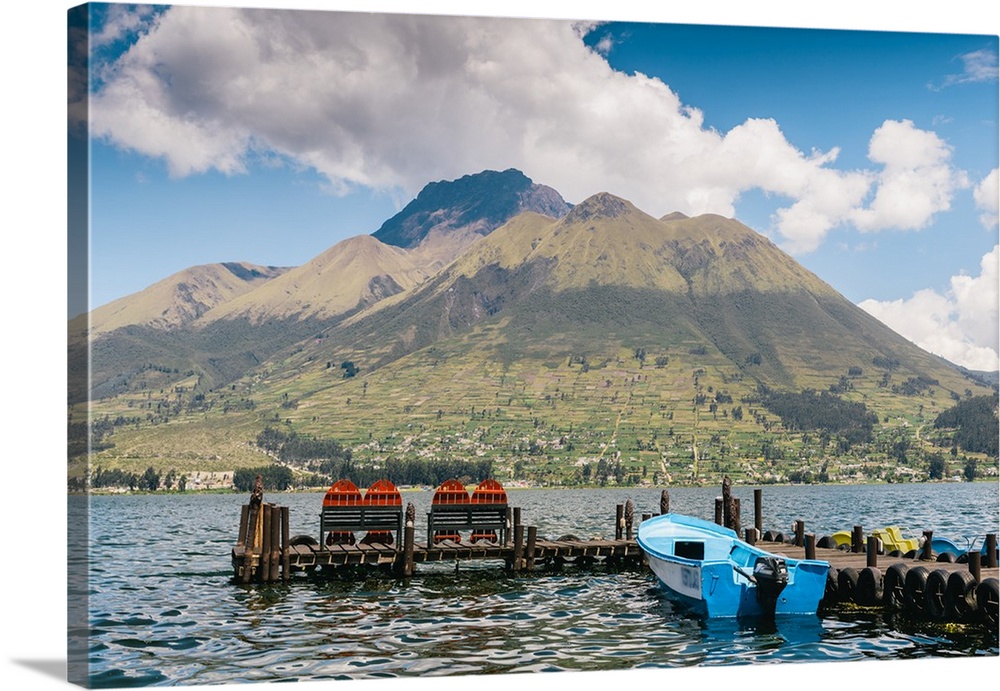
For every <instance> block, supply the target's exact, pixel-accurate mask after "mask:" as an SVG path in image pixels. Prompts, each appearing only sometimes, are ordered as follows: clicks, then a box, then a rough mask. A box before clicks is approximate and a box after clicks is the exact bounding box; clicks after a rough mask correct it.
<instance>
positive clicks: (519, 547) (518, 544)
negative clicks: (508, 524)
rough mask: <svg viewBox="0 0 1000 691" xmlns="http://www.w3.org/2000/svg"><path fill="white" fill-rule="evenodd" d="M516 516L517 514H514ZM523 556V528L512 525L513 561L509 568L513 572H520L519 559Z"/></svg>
mask: <svg viewBox="0 0 1000 691" xmlns="http://www.w3.org/2000/svg"><path fill="white" fill-rule="evenodd" d="M514 515H515V516H517V515H518V514H516V513H515V514H514ZM523 555H524V526H523V525H521V524H520V523H515V524H514V559H513V563H512V564H511V568H512V569H513V570H514V571H520V570H521V559H522V556H523Z"/></svg>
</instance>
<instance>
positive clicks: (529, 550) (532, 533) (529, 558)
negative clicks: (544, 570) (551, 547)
mask: <svg viewBox="0 0 1000 691" xmlns="http://www.w3.org/2000/svg"><path fill="white" fill-rule="evenodd" d="M537 530H538V529H537V528H535V526H533V525H529V526H528V545H527V547H526V548H525V564H524V566H525V569H526V570H528V571H534V570H535V538H536V535H537Z"/></svg>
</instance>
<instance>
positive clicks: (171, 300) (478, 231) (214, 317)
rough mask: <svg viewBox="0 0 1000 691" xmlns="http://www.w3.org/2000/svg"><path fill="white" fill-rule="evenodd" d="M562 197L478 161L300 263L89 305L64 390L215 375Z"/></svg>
mask: <svg viewBox="0 0 1000 691" xmlns="http://www.w3.org/2000/svg"><path fill="white" fill-rule="evenodd" d="M568 208H569V206H568V205H567V204H566V203H565V202H564V201H563V200H562V198H561V197H560V196H559V195H558V193H556V192H555V191H554V190H552V189H551V188H548V187H544V186H542V185H536V184H534V183H532V182H531V180H530V179H528V178H527V177H526V176H524V175H523V174H522V173H520V172H519V171H515V170H508V171H504V172H502V173H500V172H495V171H484V172H482V173H479V174H476V175H467V176H465V177H463V178H460V179H459V180H455V181H442V182H436V183H431V184H429V185H428V186H427V187H426V188H425V189H424V190H423V191H421V193H420V194H418V195H417V198H416V199H414V200H413V201H412V202H411V203H410V204H409V205H408V206H407V207H406V208H404V209H403V210H402V211H401V212H400V213H398V214H396V215H395V216H393V218H392V219H390V220H389V221H387V222H386V224H384V225H383V227H382V229H380V230H379V231H378V232H376V233H375V234H373V235H358V236H356V237H352V238H348V239H347V240H344V241H342V242H339V243H337V244H335V245H334V246H332V247H330V248H329V249H327V250H325V251H324V252H322V253H320V254H319V255H318V256H316V257H314V258H313V259H311V260H310V261H308V262H306V263H305V264H303V265H302V266H299V267H294V268H280V269H279V268H275V267H258V266H254V265H252V264H247V263H244V262H230V263H225V264H213V265H208V266H201V267H194V268H191V269H188V270H185V271H182V272H180V273H178V274H175V275H173V276H170V277H168V278H166V279H164V280H162V281H159V282H158V283H156V284H154V285H153V286H150V287H149V288H147V289H146V290H144V291H140V292H139V293H136V294H134V295H130V296H127V297H125V298H121V299H120V300H116V301H115V302H112V303H109V304H108V305H105V306H102V307H99V308H97V309H96V310H94V311H93V312H92V313H91V314H90V317H89V320H90V331H89V334H90V337H91V339H92V341H93V342H92V345H93V347H92V357H93V360H92V366H91V368H90V381H91V384H92V389H91V391H90V392H89V394H88V393H87V392H83V391H76V392H75V393H74V394H73V395H72V400H83V399H84V398H85V396H86V395H91V396H96V397H105V396H110V395H115V394H118V393H121V392H122V391H124V390H127V389H128V388H129V387H133V386H150V385H154V384H155V385H156V386H163V385H169V384H170V382H172V381H177V380H180V379H184V378H186V377H187V376H188V374H189V373H193V374H194V375H196V376H197V377H198V379H197V386H198V387H199V388H213V387H218V386H221V385H223V384H225V383H227V382H229V381H231V380H233V379H235V378H238V377H239V376H241V375H242V374H243V373H244V372H245V370H246V369H247V368H250V367H253V366H255V365H257V364H259V363H261V362H263V361H265V360H266V359H268V358H270V357H272V356H274V355H275V354H276V353H278V352H280V351H281V350H282V349H285V348H292V347H294V346H295V344H296V343H297V342H298V341H299V340H301V339H305V338H307V337H308V336H309V335H311V334H315V333H318V332H320V331H322V330H323V329H329V328H332V327H333V326H335V325H336V324H337V323H338V322H340V321H341V320H342V319H344V318H345V317H347V316H349V315H351V314H353V313H355V312H357V311H359V310H362V309H364V308H365V307H368V306H370V305H372V304H375V303H377V302H379V301H381V300H383V299H385V298H387V297H389V296H392V295H395V294H397V293H400V292H402V291H405V290H407V289H410V288H413V287H415V286H416V285H418V284H419V283H421V282H422V281H424V280H426V279H427V278H428V277H429V276H430V275H431V274H433V273H434V272H435V271H436V270H437V269H438V268H440V267H441V266H443V265H444V264H446V263H448V262H450V261H451V260H452V259H453V258H454V257H455V256H457V254H458V253H460V252H461V250H462V249H463V248H464V247H466V246H467V245H468V244H469V243H470V242H472V241H473V240H474V239H476V238H478V237H481V236H482V235H484V234H487V233H489V232H490V231H492V230H493V229H495V228H496V227H498V226H499V225H500V224H502V223H503V222H505V221H507V220H508V219H509V218H511V217H512V216H513V215H515V214H517V213H519V212H520V211H522V210H524V209H537V210H541V211H544V212H546V213H550V214H553V215H559V214H563V213H565V212H566V210H567V209H568ZM382 238H385V239H386V240H388V241H391V242H388V243H387V242H383V241H382ZM70 333H71V339H74V340H75V339H79V338H82V337H83V336H84V334H86V333H88V332H87V319H86V318H85V317H80V318H78V319H77V320H75V321H74V322H73V323H71V324H70ZM73 352H74V353H75V355H74V356H73V360H74V362H76V361H79V360H80V358H83V357H85V356H86V351H85V349H81V348H79V347H76V348H75V349H74V351H73ZM81 366H82V365H81ZM151 373H156V376H155V381H153V380H151V379H150V378H149V377H151V376H153V375H152V374H151ZM74 380H75V381H85V380H86V378H79V377H78V378H75V379H74Z"/></svg>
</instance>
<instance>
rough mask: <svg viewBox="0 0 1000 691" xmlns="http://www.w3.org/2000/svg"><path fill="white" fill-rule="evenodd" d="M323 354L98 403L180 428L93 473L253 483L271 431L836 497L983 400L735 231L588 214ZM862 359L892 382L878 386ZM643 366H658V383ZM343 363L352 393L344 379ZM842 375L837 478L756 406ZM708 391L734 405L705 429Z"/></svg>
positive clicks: (310, 343)
mask: <svg viewBox="0 0 1000 691" xmlns="http://www.w3.org/2000/svg"><path fill="white" fill-rule="evenodd" d="M750 288H752V290H751V289H750ZM310 326H316V327H317V328H319V327H322V326H323V325H322V324H319V323H317V324H311V325H310ZM311 333H313V334H316V332H315V331H312V332H311ZM237 335H238V336H239V337H247V336H249V332H248V333H243V332H240V333H239V334H237ZM277 335H278V332H277V331H275V338H277ZM230 336H231V337H235V336H233V335H232V334H230ZM322 336H323V337H322V338H316V337H313V338H309V339H306V340H303V341H301V342H300V343H299V344H298V346H296V347H294V348H291V349H285V350H282V351H281V354H280V355H277V356H275V357H274V358H273V359H272V360H269V361H267V362H264V363H262V364H261V365H260V366H259V367H256V368H254V369H253V370H252V371H251V372H250V373H249V374H248V375H247V376H245V377H243V378H242V379H241V380H240V381H239V382H237V384H236V385H234V386H231V387H225V388H224V389H220V390H217V391H212V392H208V394H207V395H206V398H205V400H204V401H203V402H201V403H200V404H199V406H197V407H195V408H193V409H191V410H188V406H189V405H190V403H191V397H192V396H193V392H192V391H190V390H182V391H180V392H178V391H176V390H173V389H171V388H170V387H166V388H165V389H164V391H163V392H162V393H159V392H157V393H153V394H151V393H149V389H152V388H154V387H155V386H156V383H155V380H152V379H151V380H150V383H149V385H147V391H146V392H140V393H139V394H136V393H132V394H128V395H123V396H119V397H117V398H114V399H109V400H107V401H101V402H99V403H98V404H97V405H96V412H97V413H98V414H109V415H111V416H112V417H113V416H115V415H118V414H124V413H125V411H130V410H131V411H134V410H136V409H142V406H145V411H146V414H148V415H152V413H151V412H150V411H154V410H155V409H156V408H155V406H154V405H153V404H154V403H157V402H158V403H160V404H161V410H162V409H165V408H166V406H169V405H173V406H174V407H175V408H176V407H177V405H178V401H179V403H180V407H181V408H182V409H184V410H185V412H183V413H181V414H179V415H178V416H176V417H170V421H169V422H167V423H166V424H163V423H160V424H157V425H156V426H149V425H146V424H141V425H139V426H138V427H123V428H120V429H119V430H118V431H117V432H116V434H115V435H114V437H113V438H112V440H113V441H114V443H115V447H114V448H112V449H110V450H108V451H105V452H102V453H101V454H99V455H98V458H97V461H98V462H103V463H107V464H109V465H110V464H130V465H135V466H137V467H138V466H142V467H143V468H144V467H146V466H145V465H144V464H146V463H152V462H154V461H155V462H156V463H157V464H162V467H163V468H164V469H166V468H167V467H168V466H169V464H171V463H187V462H192V463H205V464H207V465H209V466H210V467H207V468H204V469H206V470H210V469H221V470H225V469H231V468H232V467H236V466H239V465H244V464H245V465H253V464H257V463H259V462H260V461H261V460H263V458H262V456H261V455H260V454H259V453H257V452H255V451H254V450H253V449H252V448H251V446H249V444H250V442H252V440H253V438H254V437H255V436H256V433H257V431H259V430H260V429H261V428H263V426H264V425H266V424H288V425H290V426H291V427H292V428H293V429H295V430H297V431H299V432H302V433H307V434H315V435H317V436H321V437H334V438H336V439H338V440H341V441H343V442H345V443H347V444H349V445H351V446H353V447H354V450H355V456H356V457H357V458H358V459H360V460H362V461H370V462H378V461H380V460H381V459H384V458H386V457H387V456H389V455H395V456H397V457H404V456H409V457H415V458H432V457H434V456H435V455H439V456H442V455H447V456H449V457H452V456H456V455H458V456H467V457H470V458H471V457H475V456H480V455H484V454H488V455H489V456H490V457H491V458H494V459H495V464H496V467H497V469H498V474H499V475H500V476H501V477H509V476H510V473H512V472H514V468H515V464H517V465H518V468H519V473H523V472H530V473H531V474H532V476H533V477H534V479H535V480H536V481H553V482H560V481H572V480H573V478H574V474H575V473H576V472H577V469H578V468H579V467H580V464H581V463H586V462H591V463H596V461H597V459H599V458H605V459H609V460H621V461H622V462H623V463H624V464H625V465H626V466H627V468H628V469H629V471H630V472H634V473H635V474H636V475H637V476H640V477H641V476H642V472H643V467H645V471H646V478H647V480H649V481H652V473H654V472H656V473H658V480H660V481H662V480H663V479H664V478H665V477H666V476H667V475H665V473H666V474H668V475H669V477H670V478H671V479H672V480H674V481H679V480H684V481H690V480H694V479H705V480H708V481H714V480H715V477H714V476H715V475H718V474H719V473H722V472H731V473H734V474H740V473H746V474H747V477H750V478H753V479H754V480H755V481H760V480H761V479H765V477H766V475H765V474H766V473H769V472H774V473H777V472H778V471H782V472H785V473H787V472H788V471H790V470H795V469H801V468H809V469H812V470H814V471H816V472H818V471H819V469H820V467H821V464H822V463H823V461H828V462H833V463H834V465H835V466H836V467H838V468H840V467H842V468H843V471H842V474H841V477H842V478H843V477H846V476H847V475H848V474H853V472H854V466H860V465H863V464H865V463H869V464H881V465H886V464H887V461H886V448H887V445H888V444H890V443H891V441H892V439H893V438H894V436H895V435H899V434H906V435H909V436H910V437H914V435H915V432H916V430H918V429H919V428H920V426H921V425H922V424H923V423H925V422H927V421H931V420H933V417H934V416H935V415H936V414H937V412H940V411H941V410H943V409H945V408H947V407H949V406H950V405H951V404H952V403H953V401H952V398H951V394H952V393H956V394H958V395H964V392H965V390H966V389H967V388H968V389H971V390H973V391H974V392H976V393H979V392H980V391H981V389H979V388H978V387H977V386H976V385H975V384H974V383H972V382H971V381H970V380H968V379H966V378H965V377H963V376H962V375H961V373H959V372H958V371H957V370H956V369H955V368H954V367H952V366H950V365H947V363H944V362H943V361H941V360H940V359H938V358H935V357H933V356H930V355H928V354H927V353H924V352H923V351H920V350H919V349H917V348H916V347H915V346H913V345H912V344H910V343H909V342H907V341H906V340H905V339H903V338H901V337H899V336H898V335H896V334H894V333H892V332H891V331H889V330H888V329H886V328H885V327H884V326H882V325H881V324H879V323H878V322H877V321H876V320H874V319H873V318H871V317H870V316H868V315H867V314H866V313H864V312H863V311H861V310H860V309H858V308H857V307H856V306H854V305H851V304H850V303H849V302H847V301H846V300H844V299H843V298H842V297H840V296H839V295H838V294H837V293H836V292H835V291H833V290H832V289H831V288H830V287H829V286H827V285H826V284H825V283H822V282H821V281H819V279H817V278H816V277H815V276H813V275H812V274H809V273H808V272H806V271H805V270H804V269H802V268H801V267H800V266H799V265H798V264H796V263H795V262H794V261H793V260H791V259H790V258H788V257H787V255H784V254H783V253H780V252H779V251H778V250H777V248H775V247H774V246H773V245H772V244H771V243H769V242H768V241H767V240H766V239H764V238H762V237H761V236H759V235H757V234H756V233H754V232H753V231H751V230H749V229H747V228H745V227H744V226H742V225H740V224H738V223H735V222H733V221H729V220H727V219H722V218H720V217H715V216H705V217H699V218H696V219H674V220H670V221H668V222H661V221H657V220H655V219H652V218H651V217H648V216H646V215H645V214H642V213H641V212H639V211H637V210H635V209H634V207H631V205H628V203H627V202H622V201H621V200H616V199H615V198H605V197H599V198H597V199H595V201H594V203H593V204H587V203H584V204H581V205H578V206H577V207H576V208H575V209H574V211H573V212H572V213H570V214H569V215H568V216H567V217H566V218H565V219H563V220H562V221H559V222H554V221H552V219H549V218H546V217H544V216H540V215H537V214H526V215H522V216H520V217H518V218H517V219H515V220H514V221H513V222H511V223H509V224H508V225H507V226H505V227H504V228H501V229H499V230H497V231H495V232H494V233H493V234H491V235H489V236H487V237H486V238H483V239H482V240H480V241H477V242H476V243H475V244H474V245H473V246H471V247H470V248H469V250H468V251H467V252H466V253H465V254H463V256H462V257H461V258H460V259H459V260H458V261H456V262H455V263H454V264H452V265H451V266H450V267H448V268H447V269H446V270H445V271H444V272H442V273H441V274H439V275H438V276H436V277H435V278H433V279H432V280H430V281H429V282H427V283H426V284H424V285H422V286H420V287H419V288H417V289H415V290H413V291H410V292H407V293H403V294H399V295H396V296H394V297H392V298H389V299H387V300H385V301H383V302H382V303H379V304H378V305H376V306H375V307H374V308H372V309H370V310H367V311H365V312H362V313H359V314H358V315H356V316H355V317H353V318H350V319H347V320H346V321H345V322H343V323H341V324H339V325H336V326H333V327H330V328H327V329H326V331H325V332H324V333H323V334H322ZM257 337H258V338H260V337H263V336H262V334H258V335H257ZM640 348H641V349H644V351H645V359H644V361H640V360H639V359H637V358H636V357H635V352H636V349H640ZM755 355H758V356H759V360H760V364H754V362H753V356H755ZM875 356H882V357H892V358H895V359H897V360H898V361H899V363H900V366H899V369H898V370H896V371H894V372H892V373H891V376H890V381H889V385H888V386H882V385H880V384H881V381H880V380H882V377H883V375H884V372H883V371H881V370H878V369H877V368H875V367H874V366H872V359H873V357H875ZM658 357H666V358H667V361H666V364H665V365H663V366H660V367H657V366H656V364H655V363H656V359H657V358H658ZM344 360H352V361H354V362H355V363H356V364H357V365H358V366H360V368H361V374H360V375H359V376H357V377H355V378H353V379H347V380H345V379H343V378H342V370H341V369H340V367H339V364H340V363H341V362H343V361H344ZM851 367H860V368H861V369H862V374H861V375H860V376H855V377H851V378H850V380H849V381H850V386H851V387H852V389H851V390H849V391H848V392H847V393H845V396H846V397H847V398H849V399H851V400H860V401H864V402H865V403H866V405H868V406H869V408H871V409H872V410H874V411H875V412H876V413H877V414H878V416H879V419H880V421H882V423H881V428H880V431H879V434H880V440H879V441H878V442H877V443H875V444H873V445H871V446H870V448H868V449H865V450H864V453H861V452H859V453H857V454H855V455H854V456H851V457H845V458H839V459H838V458H836V457H835V454H834V452H833V449H832V447H821V446H820V445H819V444H818V442H817V441H816V439H815V436H816V435H806V436H804V435H801V434H789V433H787V432H786V431H784V430H782V429H781V427H780V425H779V424H777V422H778V421H776V420H775V419H773V418H774V416H773V415H769V414H768V413H767V411H766V410H763V409H761V408H760V406H759V405H758V404H756V403H754V402H753V397H754V396H755V395H756V392H757V388H758V383H759V382H762V383H766V384H767V385H768V386H771V387H775V388H779V389H782V390H789V391H797V390H801V389H804V388H814V389H817V390H825V389H827V388H828V387H830V386H831V385H835V384H837V383H839V382H840V380H841V377H843V376H845V375H846V374H847V372H848V369H849V368H851ZM153 374H155V373H150V374H149V376H152V375H153ZM918 375H919V376H924V377H928V378H930V379H933V380H936V381H937V382H938V383H937V384H936V385H934V386H932V387H930V389H929V390H925V391H923V392H922V393H921V394H920V395H917V396H906V395H901V394H899V393H894V392H893V390H892V387H893V386H898V385H900V384H902V383H903V382H904V381H906V379H907V378H909V377H914V376H918ZM182 388H184V387H182ZM719 392H724V393H725V394H727V395H728V396H731V397H732V403H720V404H719V405H718V407H717V409H716V410H715V411H714V413H713V412H712V410H711V409H710V405H711V403H712V401H713V400H714V399H715V396H716V394H717V393H719ZM143 396H145V398H143ZM172 396H173V397H174V399H176V400H173V401H171V397H172ZM699 396H701V397H704V401H703V402H701V403H700V404H696V400H697V399H698V397H699ZM248 401H252V406H253V407H252V409H248V406H249V404H248V403H247V402H248ZM736 408H740V409H741V410H742V412H743V418H742V420H734V416H733V414H734V410H735V409H736ZM914 438H915V437H914ZM765 441H767V442H772V443H776V444H779V445H781V446H782V448H783V449H785V451H786V458H785V460H784V461H781V462H779V463H776V464H772V463H770V462H762V461H761V460H760V456H761V447H762V443H763V442H765ZM692 442H693V443H694V447H693V446H692ZM917 443H918V445H919V443H921V442H917ZM695 448H696V449H697V450H695ZM216 457H218V458H216ZM522 469H524V470H522Z"/></svg>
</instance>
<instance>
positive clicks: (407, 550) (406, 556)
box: [403, 522, 416, 578]
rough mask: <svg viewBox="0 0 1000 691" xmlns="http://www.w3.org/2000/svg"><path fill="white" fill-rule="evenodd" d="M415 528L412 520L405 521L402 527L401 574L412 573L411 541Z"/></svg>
mask: <svg viewBox="0 0 1000 691" xmlns="http://www.w3.org/2000/svg"><path fill="white" fill-rule="evenodd" d="M415 533H416V529H415V528H414V527H413V523H412V522H407V524H406V526H405V527H404V528H403V576H405V577H406V578H409V577H410V576H412V575H413V541H414V535H415Z"/></svg>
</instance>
